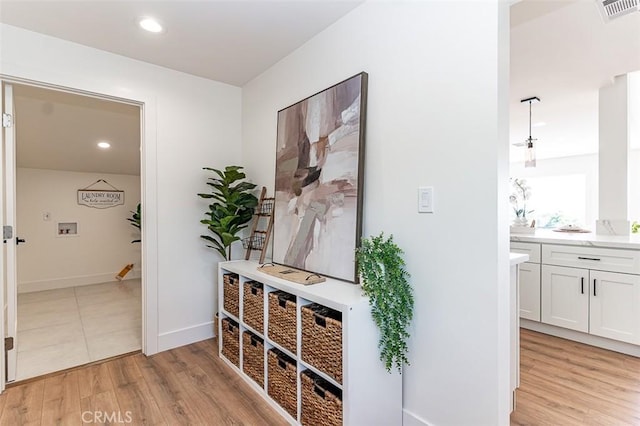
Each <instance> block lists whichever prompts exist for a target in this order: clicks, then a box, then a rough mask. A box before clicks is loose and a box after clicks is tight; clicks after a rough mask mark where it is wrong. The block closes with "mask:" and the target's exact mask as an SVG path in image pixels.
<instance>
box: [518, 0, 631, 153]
mask: <svg viewBox="0 0 640 426" xmlns="http://www.w3.org/2000/svg"><path fill="white" fill-rule="evenodd" d="M511 16H512V27H511V87H510V123H511V129H510V133H511V136H510V141H511V143H515V142H522V141H524V140H525V139H526V138H527V137H528V135H529V109H528V108H529V107H528V104H526V103H525V104H522V103H520V100H521V99H524V98H528V97H531V96H538V97H539V98H540V100H541V102H540V103H537V104H534V105H533V107H532V111H533V112H532V115H533V119H532V122H533V124H534V126H535V124H536V123H541V122H543V123H546V125H544V126H541V127H533V129H532V135H533V137H534V138H537V139H538V143H537V147H536V150H537V156H538V158H551V157H564V156H569V155H580V154H589V153H595V152H598V90H599V88H601V87H604V86H606V85H608V84H611V82H612V81H613V77H614V76H616V75H621V74H625V73H629V72H632V71H636V70H640V13H638V12H635V13H633V14H630V15H626V16H622V17H620V18H618V19H616V20H613V21H611V22H609V23H604V21H603V20H602V18H601V17H600V14H599V11H598V7H597V4H596V2H595V1H592V0H580V1H575V0H574V1H532V0H528V1H523V2H520V3H516V4H515V5H513V6H512V7H511ZM635 96H640V93H637V94H636V95H635ZM632 147H635V148H640V141H633V142H632ZM523 157H524V148H515V147H512V148H511V158H512V161H522V158H523Z"/></svg>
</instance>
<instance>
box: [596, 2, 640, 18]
mask: <svg viewBox="0 0 640 426" xmlns="http://www.w3.org/2000/svg"><path fill="white" fill-rule="evenodd" d="M596 2H597V3H598V8H599V9H600V13H601V14H602V17H603V19H604V21H605V22H609V21H611V20H612V19H615V18H619V17H621V16H622V15H626V14H627V13H632V12H637V11H639V10H640V8H639V7H638V4H639V3H640V0H596Z"/></svg>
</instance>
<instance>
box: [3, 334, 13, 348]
mask: <svg viewBox="0 0 640 426" xmlns="http://www.w3.org/2000/svg"><path fill="white" fill-rule="evenodd" d="M11 349H13V337H5V338H4V350H5V351H10V350H11Z"/></svg>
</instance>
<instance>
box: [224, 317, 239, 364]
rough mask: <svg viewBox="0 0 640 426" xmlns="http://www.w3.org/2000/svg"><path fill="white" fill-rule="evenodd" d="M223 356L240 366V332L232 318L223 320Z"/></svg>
mask: <svg viewBox="0 0 640 426" xmlns="http://www.w3.org/2000/svg"><path fill="white" fill-rule="evenodd" d="M221 322H222V355H224V357H225V358H226V359H228V360H229V361H231V362H232V363H234V364H235V365H237V366H238V367H239V366H240V330H239V328H238V323H237V322H235V321H234V320H232V319H231V318H222V320H221Z"/></svg>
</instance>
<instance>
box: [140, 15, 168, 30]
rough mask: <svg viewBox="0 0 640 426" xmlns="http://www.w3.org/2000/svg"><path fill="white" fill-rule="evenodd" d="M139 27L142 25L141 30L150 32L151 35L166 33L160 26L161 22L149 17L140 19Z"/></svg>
mask: <svg viewBox="0 0 640 426" xmlns="http://www.w3.org/2000/svg"><path fill="white" fill-rule="evenodd" d="M138 25H140V28H142V29H143V30H146V31H149V32H150V33H161V32H164V28H163V27H162V24H160V22H158V21H157V20H155V19H153V18H149V17H144V18H140V19H138Z"/></svg>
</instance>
